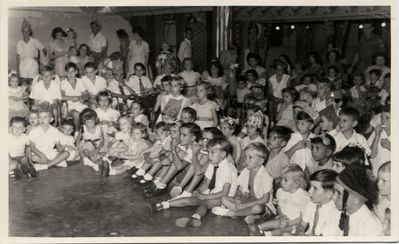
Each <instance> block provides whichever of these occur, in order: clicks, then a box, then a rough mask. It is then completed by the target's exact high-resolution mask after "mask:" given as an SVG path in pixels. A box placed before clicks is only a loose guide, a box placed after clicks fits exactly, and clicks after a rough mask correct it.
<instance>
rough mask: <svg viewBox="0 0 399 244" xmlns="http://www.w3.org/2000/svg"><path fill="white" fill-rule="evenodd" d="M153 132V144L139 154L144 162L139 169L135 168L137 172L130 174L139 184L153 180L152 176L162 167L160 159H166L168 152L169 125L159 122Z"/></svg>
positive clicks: (169, 139) (169, 140)
mask: <svg viewBox="0 0 399 244" xmlns="http://www.w3.org/2000/svg"><path fill="white" fill-rule="evenodd" d="M154 131H155V140H156V141H155V143H154V144H153V145H152V146H151V147H149V148H148V149H146V150H145V151H143V152H142V153H141V154H142V155H143V156H144V159H145V162H144V164H143V165H142V166H141V167H136V168H137V169H138V170H137V171H136V172H135V173H133V174H132V178H133V179H136V180H137V182H139V183H140V184H146V183H147V182H151V181H152V180H153V177H154V175H155V174H156V173H157V172H158V170H160V169H161V167H162V163H161V159H163V158H166V157H167V156H166V154H167V153H168V152H170V142H171V140H172V139H171V137H170V135H169V125H168V124H166V123H165V122H159V123H157V124H156V125H155V129H154ZM149 169H151V170H149Z"/></svg>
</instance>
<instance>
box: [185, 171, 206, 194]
mask: <svg viewBox="0 0 399 244" xmlns="http://www.w3.org/2000/svg"><path fill="white" fill-rule="evenodd" d="M203 178H204V176H203V175H194V177H193V179H192V180H191V182H190V184H189V185H188V186H187V188H186V191H187V192H191V193H192V192H193V191H194V190H195V189H196V188H197V186H198V184H199V183H200V182H201V181H202V179H203Z"/></svg>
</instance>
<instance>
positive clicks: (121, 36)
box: [116, 29, 129, 39]
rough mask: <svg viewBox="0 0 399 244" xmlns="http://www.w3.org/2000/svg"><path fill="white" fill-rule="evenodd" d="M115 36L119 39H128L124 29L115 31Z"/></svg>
mask: <svg viewBox="0 0 399 244" xmlns="http://www.w3.org/2000/svg"><path fill="white" fill-rule="evenodd" d="M116 35H117V36H118V37H119V38H121V39H127V38H129V35H128V34H127V32H126V31H125V30H124V29H118V30H117V31H116Z"/></svg>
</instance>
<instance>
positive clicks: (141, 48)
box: [127, 27, 151, 79]
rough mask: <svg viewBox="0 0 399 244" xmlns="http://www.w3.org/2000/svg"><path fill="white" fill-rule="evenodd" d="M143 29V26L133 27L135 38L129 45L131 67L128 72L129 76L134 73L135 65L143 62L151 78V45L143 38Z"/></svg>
mask: <svg viewBox="0 0 399 244" xmlns="http://www.w3.org/2000/svg"><path fill="white" fill-rule="evenodd" d="M143 32H144V31H143V29H142V28H141V27H136V28H134V29H133V38H134V40H132V41H131V42H130V45H129V55H128V63H129V67H128V68H129V69H128V73H127V77H129V76H130V75H132V74H134V65H135V64H136V63H142V64H144V66H145V70H147V71H148V72H147V76H148V77H149V78H150V79H151V72H150V70H149V69H148V57H149V53H150V47H149V45H148V43H147V42H146V41H144V40H143V39H142V38H143Z"/></svg>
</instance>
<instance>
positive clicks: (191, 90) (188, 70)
mask: <svg viewBox="0 0 399 244" xmlns="http://www.w3.org/2000/svg"><path fill="white" fill-rule="evenodd" d="M183 66H184V70H183V72H181V73H179V76H181V77H183V79H184V88H185V96H186V97H188V98H191V97H193V96H195V94H196V89H195V88H196V85H197V84H198V82H199V81H200V78H201V75H200V74H199V73H198V72H195V71H194V70H193V62H192V60H191V58H185V59H184V61H183Z"/></svg>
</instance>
